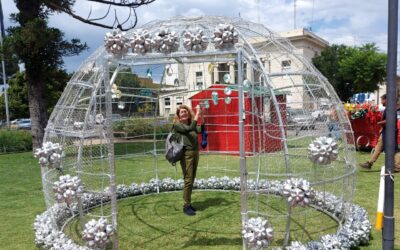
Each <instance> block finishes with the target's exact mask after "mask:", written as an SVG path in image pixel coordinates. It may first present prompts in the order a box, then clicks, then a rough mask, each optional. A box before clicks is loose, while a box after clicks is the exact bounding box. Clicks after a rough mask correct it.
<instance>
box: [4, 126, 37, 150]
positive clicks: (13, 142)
mask: <svg viewBox="0 0 400 250" xmlns="http://www.w3.org/2000/svg"><path fill="white" fill-rule="evenodd" d="M30 150H32V135H31V133H30V132H29V131H26V130H6V129H1V130H0V153H12V152H26V151H30Z"/></svg>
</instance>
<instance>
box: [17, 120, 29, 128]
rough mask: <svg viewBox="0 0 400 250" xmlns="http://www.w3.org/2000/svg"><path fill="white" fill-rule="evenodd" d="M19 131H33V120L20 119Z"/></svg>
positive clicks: (18, 123) (18, 122)
mask: <svg viewBox="0 0 400 250" xmlns="http://www.w3.org/2000/svg"><path fill="white" fill-rule="evenodd" d="M17 129H31V119H19V120H18V121H17Z"/></svg>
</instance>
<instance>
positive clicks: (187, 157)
mask: <svg viewBox="0 0 400 250" xmlns="http://www.w3.org/2000/svg"><path fill="white" fill-rule="evenodd" d="M199 115H201V122H202V123H204V119H203V115H202V111H201V109H200V106H199V105H197V106H196V114H195V115H193V112H192V110H191V109H190V108H189V107H188V106H186V105H180V106H179V107H178V109H177V110H176V115H175V118H174V125H173V131H174V132H175V135H176V136H177V138H176V139H177V141H181V139H182V138H183V145H184V149H183V154H182V158H181V160H180V164H181V167H182V173H183V181H184V187H183V213H185V214H186V215H189V216H192V215H195V214H196V210H195V209H194V208H193V206H192V204H191V199H192V190H193V183H194V179H195V178H196V171H197V165H198V163H199V143H198V141H197V134H199V133H200V132H201V127H200V126H197V120H198V118H199ZM202 125H203V124H202Z"/></svg>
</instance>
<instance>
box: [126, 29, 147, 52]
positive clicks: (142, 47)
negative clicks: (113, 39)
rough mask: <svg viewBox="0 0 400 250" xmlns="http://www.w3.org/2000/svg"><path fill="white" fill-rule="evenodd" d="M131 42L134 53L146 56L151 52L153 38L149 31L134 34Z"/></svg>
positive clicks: (141, 30) (139, 31)
mask: <svg viewBox="0 0 400 250" xmlns="http://www.w3.org/2000/svg"><path fill="white" fill-rule="evenodd" d="M129 42H130V44H131V48H132V52H133V53H136V54H145V53H147V52H150V51H151V37H150V34H149V32H148V31H147V30H143V29H138V30H136V31H135V32H133V35H132V38H131V39H130V40H129Z"/></svg>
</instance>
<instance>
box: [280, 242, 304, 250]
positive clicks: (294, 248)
mask: <svg viewBox="0 0 400 250" xmlns="http://www.w3.org/2000/svg"><path fill="white" fill-rule="evenodd" d="M285 250H307V247H306V246H305V245H303V244H302V243H301V242H299V241H292V242H291V243H290V246H288V247H286V248H285Z"/></svg>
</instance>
